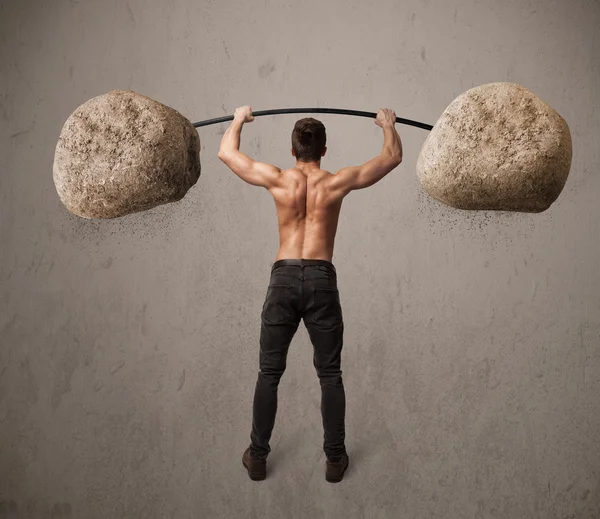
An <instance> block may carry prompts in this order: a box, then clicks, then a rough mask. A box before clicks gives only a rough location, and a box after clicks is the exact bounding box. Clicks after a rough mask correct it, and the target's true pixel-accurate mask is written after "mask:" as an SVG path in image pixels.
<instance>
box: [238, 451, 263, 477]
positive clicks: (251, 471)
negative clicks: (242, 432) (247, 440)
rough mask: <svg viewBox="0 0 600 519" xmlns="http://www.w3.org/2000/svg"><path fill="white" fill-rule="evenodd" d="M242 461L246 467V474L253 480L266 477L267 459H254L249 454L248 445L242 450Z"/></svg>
mask: <svg viewBox="0 0 600 519" xmlns="http://www.w3.org/2000/svg"><path fill="white" fill-rule="evenodd" d="M242 463H243V464H244V467H246V468H247V469H248V476H250V479H251V480H253V481H261V480H263V479H265V478H266V477H267V460H266V459H265V460H255V459H253V458H252V457H251V456H250V447H248V448H247V449H246V450H245V451H244V455H243V456H242Z"/></svg>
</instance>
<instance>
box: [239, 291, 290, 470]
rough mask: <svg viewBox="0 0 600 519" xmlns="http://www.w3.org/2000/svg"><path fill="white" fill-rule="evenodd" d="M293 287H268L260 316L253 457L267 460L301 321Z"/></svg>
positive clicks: (253, 413)
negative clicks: (279, 398)
mask: <svg viewBox="0 0 600 519" xmlns="http://www.w3.org/2000/svg"><path fill="white" fill-rule="evenodd" d="M294 288H295V287H294V286H293V285H292V284H289V285H285V284H273V283H271V284H270V285H269V288H268V290H267V297H266V299H265V303H264V305H263V310H262V313H261V328H260V355H259V367H260V371H259V373H258V379H257V381H256V388H255V391H254V402H253V407H252V433H251V435H250V439H251V444H250V454H251V456H252V457H253V458H254V459H265V458H266V457H267V456H268V454H269V452H271V448H270V446H269V440H270V439H271V433H272V431H273V427H274V425H275V416H276V414H277V388H278V386H279V381H280V379H281V376H282V375H283V372H284V371H285V368H286V360H287V353H288V349H289V346H290V343H291V341H292V338H293V337H294V334H295V333H296V330H297V329H298V325H299V323H300V317H299V315H298V312H297V310H296V307H295V305H294V299H295V298H294Z"/></svg>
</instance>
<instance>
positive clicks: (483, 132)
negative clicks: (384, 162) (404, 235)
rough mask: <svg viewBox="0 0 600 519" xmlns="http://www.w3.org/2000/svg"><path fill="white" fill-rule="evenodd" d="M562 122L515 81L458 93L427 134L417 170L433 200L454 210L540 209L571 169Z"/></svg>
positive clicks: (553, 196)
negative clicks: (454, 208)
mask: <svg viewBox="0 0 600 519" xmlns="http://www.w3.org/2000/svg"><path fill="white" fill-rule="evenodd" d="M571 158H572V142H571V133H570V131H569V127H568V125H567V123H566V121H565V120H564V119H563V118H562V117H561V116H560V115H559V114H558V113H557V112H556V111H555V110H554V109H553V108H552V107H550V106H548V105H547V104H546V103H545V102H544V101H542V100H541V99H540V98H539V97H537V96H536V95H535V94H533V93H532V92H530V91H529V90H527V89H526V88H525V87H523V86H521V85H518V84H516V83H489V84H487V85H481V86H478V87H475V88H472V89H470V90H468V91H466V92H464V93H463V94H461V95H460V96H458V97H457V98H456V99H455V100H454V101H452V103H451V104H450V105H449V106H448V108H447V109H446V110H445V111H444V113H443V114H442V115H441V117H440V118H439V119H438V121H437V123H436V124H435V126H434V128H433V130H432V131H431V132H430V133H429V135H428V136H427V139H426V140H425V143H424V144H423V147H422V149H421V153H420V154H419V158H418V160H417V175H418V177H419V180H420V181H421V184H422V185H423V187H424V189H425V190H426V191H427V192H428V193H429V194H430V195H431V196H432V197H433V198H435V199H436V200H439V201H440V202H443V203H445V204H447V205H449V206H452V207H456V208H458V209H487V210H499V211H523V212H532V213H537V212H541V211H544V210H546V209H548V207H550V205H551V204H552V203H553V202H554V201H555V200H556V198H557V197H558V195H559V194H560V192H561V191H562V189H563V187H564V185H565V182H566V180H567V176H568V175H569V169H570V168H571Z"/></svg>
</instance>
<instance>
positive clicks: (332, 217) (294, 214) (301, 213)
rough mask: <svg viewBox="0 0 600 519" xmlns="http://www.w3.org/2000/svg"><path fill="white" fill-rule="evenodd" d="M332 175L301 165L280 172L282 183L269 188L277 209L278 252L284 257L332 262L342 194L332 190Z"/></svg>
mask: <svg viewBox="0 0 600 519" xmlns="http://www.w3.org/2000/svg"><path fill="white" fill-rule="evenodd" d="M331 179H332V174H331V173H330V172H328V171H325V170H322V169H313V170H311V171H310V173H305V172H304V171H303V170H302V169H301V168H291V169H287V170H284V171H282V172H281V182H280V183H279V184H277V185H276V186H273V187H271V188H270V189H269V192H270V193H271V195H272V196H273V199H274V200H275V206H276V208H277V222H278V224H279V251H278V252H277V256H276V258H275V260H276V261H277V260H280V259H286V258H304V259H323V260H327V261H331V260H332V258H333V245H334V241H335V234H336V231H337V225H338V219H339V215H340V209H341V207H342V201H343V199H344V197H343V193H342V192H341V191H339V190H334V189H332V183H331Z"/></svg>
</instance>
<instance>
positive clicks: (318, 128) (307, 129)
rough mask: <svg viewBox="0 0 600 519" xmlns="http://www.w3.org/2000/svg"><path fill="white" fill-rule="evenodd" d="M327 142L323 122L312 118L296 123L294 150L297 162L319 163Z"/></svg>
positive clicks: (293, 134) (293, 137) (293, 133)
mask: <svg viewBox="0 0 600 519" xmlns="http://www.w3.org/2000/svg"><path fill="white" fill-rule="evenodd" d="M326 142H327V135H326V134H325V126H324V125H323V123H322V122H321V121H317V120H316V119H313V118H312V117H306V118H304V119H300V120H299V121H296V124H295V126H294V131H293V132H292V149H293V150H294V154H295V155H296V159H297V160H302V161H307V162H308V161H310V162H316V161H319V160H320V159H321V156H322V155H323V150H324V149H325V143H326Z"/></svg>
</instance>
